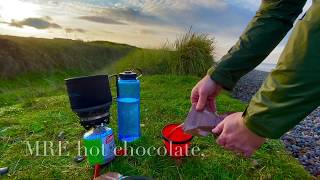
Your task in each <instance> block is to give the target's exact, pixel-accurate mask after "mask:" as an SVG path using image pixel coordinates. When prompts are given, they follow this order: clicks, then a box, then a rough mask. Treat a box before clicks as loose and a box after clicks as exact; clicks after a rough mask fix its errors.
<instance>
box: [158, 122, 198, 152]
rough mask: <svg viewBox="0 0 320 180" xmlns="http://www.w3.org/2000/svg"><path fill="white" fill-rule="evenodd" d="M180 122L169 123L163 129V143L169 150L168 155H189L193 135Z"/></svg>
mask: <svg viewBox="0 0 320 180" xmlns="http://www.w3.org/2000/svg"><path fill="white" fill-rule="evenodd" d="M177 126H180V124H168V125H166V126H165V127H164V128H163V129H162V138H163V143H164V145H165V147H166V150H167V155H169V156H171V157H174V158H180V157H184V156H188V154H189V147H190V144H191V140H192V138H193V136H192V135H190V134H187V133H185V132H184V131H183V129H182V127H177Z"/></svg>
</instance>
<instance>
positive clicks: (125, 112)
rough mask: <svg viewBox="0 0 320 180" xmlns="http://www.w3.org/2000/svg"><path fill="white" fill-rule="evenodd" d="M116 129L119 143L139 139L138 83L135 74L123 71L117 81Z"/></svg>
mask: <svg viewBox="0 0 320 180" xmlns="http://www.w3.org/2000/svg"><path fill="white" fill-rule="evenodd" d="M117 102H118V128H119V132H118V135H119V139H120V140H121V141H126V142H132V141H135V140H137V139H139V138H140V136H141V131H140V81H139V80H138V79H137V74H136V73H135V72H132V71H124V72H122V73H120V74H119V79H118V98H117Z"/></svg>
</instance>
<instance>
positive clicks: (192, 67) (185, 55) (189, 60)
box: [172, 28, 214, 76]
mask: <svg viewBox="0 0 320 180" xmlns="http://www.w3.org/2000/svg"><path fill="white" fill-rule="evenodd" d="M174 46H175V49H176V59H175V61H172V68H173V71H174V72H176V73H177V74H189V75H197V76H203V75H204V74H205V73H206V71H207V70H208V68H210V67H211V66H212V64H213V62H214V61H213V60H214V59H213V56H212V55H213V53H214V39H212V38H209V37H208V35H206V34H196V33H194V32H191V28H190V30H189V31H188V32H187V33H186V34H184V35H183V36H182V37H180V38H178V39H177V40H176V42H175V44H174Z"/></svg>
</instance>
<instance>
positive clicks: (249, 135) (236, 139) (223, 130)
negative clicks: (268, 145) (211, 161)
mask: <svg viewBox="0 0 320 180" xmlns="http://www.w3.org/2000/svg"><path fill="white" fill-rule="evenodd" d="M212 132H213V133H214V134H218V135H219V137H218V139H217V143H218V144H219V145H221V146H223V147H224V148H225V149H228V150H231V151H233V152H236V153H241V154H243V155H244V156H246V157H250V156H251V155H252V154H253V153H254V152H255V151H256V150H257V149H258V148H259V147H260V146H261V145H262V144H263V143H264V142H265V138H263V137H260V136H258V135H256V134H255V133H253V132H251V130H250V129H248V128H247V127H246V125H245V124H244V121H243V118H242V112H237V113H233V114H231V115H229V116H227V117H226V118H225V119H224V120H223V121H222V122H220V123H219V124H218V126H217V127H215V128H214V129H213V130H212Z"/></svg>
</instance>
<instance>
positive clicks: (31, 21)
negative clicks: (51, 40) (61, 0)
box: [7, 17, 61, 29]
mask: <svg viewBox="0 0 320 180" xmlns="http://www.w3.org/2000/svg"><path fill="white" fill-rule="evenodd" d="M46 19H48V17H45V18H26V19H24V20H21V21H18V20H14V19H13V20H11V22H10V23H7V24H9V25H10V26H14V27H18V28H23V26H30V27H34V28H36V29H49V28H55V29H61V26H60V25H59V24H56V23H51V22H49V21H48V20H46Z"/></svg>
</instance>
